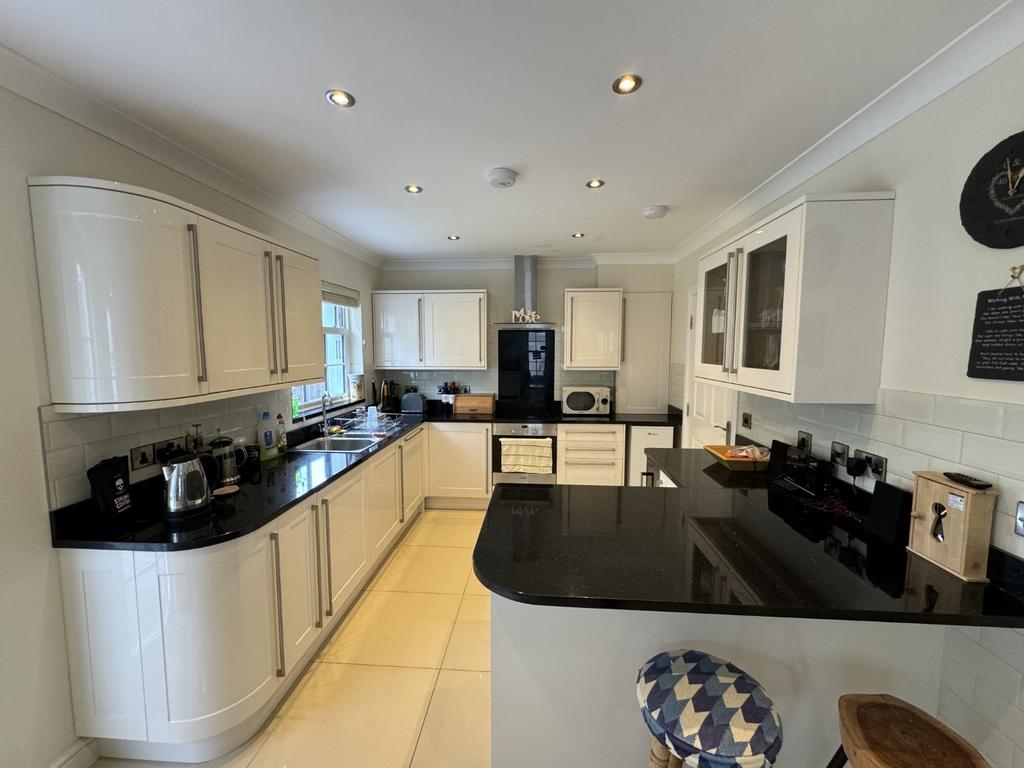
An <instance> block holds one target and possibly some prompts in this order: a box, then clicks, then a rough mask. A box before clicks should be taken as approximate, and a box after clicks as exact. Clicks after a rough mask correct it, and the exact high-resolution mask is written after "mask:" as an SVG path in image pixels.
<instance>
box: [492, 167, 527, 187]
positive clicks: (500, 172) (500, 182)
mask: <svg viewBox="0 0 1024 768" xmlns="http://www.w3.org/2000/svg"><path fill="white" fill-rule="evenodd" d="M518 176H519V172H518V171H513V170H512V169H511V168H491V170H489V171H488V172H487V183H488V184H490V185H491V186H492V187H496V188H497V189H505V188H506V187H511V186H512V185H513V184H515V183H516V178H517V177H518Z"/></svg>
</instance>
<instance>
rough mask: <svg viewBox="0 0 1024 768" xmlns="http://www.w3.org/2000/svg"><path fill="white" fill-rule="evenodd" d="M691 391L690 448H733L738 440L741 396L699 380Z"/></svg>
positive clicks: (693, 383)
mask: <svg viewBox="0 0 1024 768" xmlns="http://www.w3.org/2000/svg"><path fill="white" fill-rule="evenodd" d="M690 391H691V392H692V395H691V398H690V405H691V408H690V434H689V441H690V447H691V448H702V447H704V446H705V445H732V444H733V441H734V440H735V437H736V405H737V401H738V397H739V395H738V393H737V392H736V391H735V390H733V389H727V388H726V387H719V386H715V385H714V384H712V383H710V382H707V381H704V380H703V379H697V378H695V379H694V380H693V382H692V384H691V390H690Z"/></svg>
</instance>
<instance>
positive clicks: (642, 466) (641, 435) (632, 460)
mask: <svg viewBox="0 0 1024 768" xmlns="http://www.w3.org/2000/svg"><path fill="white" fill-rule="evenodd" d="M674 436H675V429H674V428H673V427H641V426H630V428H629V462H628V464H627V470H626V471H627V482H626V484H627V485H643V473H644V472H646V471H647V453H646V451H647V449H648V448H671V447H672V439H673V437H674Z"/></svg>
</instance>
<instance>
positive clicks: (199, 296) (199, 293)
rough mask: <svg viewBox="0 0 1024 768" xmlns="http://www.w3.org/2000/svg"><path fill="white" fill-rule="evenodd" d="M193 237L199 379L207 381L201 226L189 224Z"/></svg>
mask: <svg viewBox="0 0 1024 768" xmlns="http://www.w3.org/2000/svg"><path fill="white" fill-rule="evenodd" d="M188 233H189V235H190V236H191V239H192V277H193V279H194V280H195V287H196V321H197V323H198V324H199V376H197V377H196V378H197V379H198V380H199V381H206V373H207V371H206V329H205V328H204V327H203V281H202V280H201V279H200V277H199V227H197V226H196V225H195V224H189V225H188Z"/></svg>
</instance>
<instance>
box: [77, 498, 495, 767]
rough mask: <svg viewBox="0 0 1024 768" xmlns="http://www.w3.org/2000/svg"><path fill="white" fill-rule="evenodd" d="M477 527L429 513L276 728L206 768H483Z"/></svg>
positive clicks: (484, 690) (472, 518) (470, 516)
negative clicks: (474, 563) (475, 556)
mask: <svg viewBox="0 0 1024 768" xmlns="http://www.w3.org/2000/svg"><path fill="white" fill-rule="evenodd" d="M482 521H483V513H482V512H464V511H453V512H447V511H440V510H427V511H425V512H424V513H423V514H422V516H421V518H420V519H419V520H418V521H417V522H416V523H415V525H414V526H413V528H412V530H410V531H409V534H408V535H407V536H406V537H405V539H404V540H403V542H402V544H401V545H400V546H399V547H398V548H397V549H396V550H395V551H394V553H392V555H391V557H390V558H389V560H388V562H387V563H385V565H384V567H383V568H382V569H381V571H380V573H379V574H378V575H377V576H376V577H375V578H374V579H373V581H372V582H371V583H370V586H369V587H368V588H367V590H366V591H365V592H364V593H363V595H362V596H361V597H360V599H359V601H358V602H357V603H356V605H355V606H354V608H353V609H352V610H351V611H350V612H349V615H348V616H346V617H345V619H344V621H343V623H342V625H341V627H339V629H338V631H337V632H336V633H335V635H334V637H333V638H332V639H331V641H330V642H329V643H328V644H327V646H326V647H325V648H324V650H323V652H322V653H321V654H320V657H319V658H318V659H317V660H316V661H315V662H314V663H313V664H312V665H311V666H310V668H309V670H308V671H307V673H306V676H305V678H304V679H303V680H302V681H300V683H299V685H298V686H297V687H296V689H295V691H294V692H293V693H292V695H291V696H290V697H289V699H288V701H287V702H285V704H284V706H282V707H281V709H280V711H279V712H278V714H277V716H276V717H275V718H274V720H273V721H272V722H271V723H269V724H268V725H267V727H266V728H264V730H263V731H262V732H261V733H260V734H258V735H257V736H256V737H255V738H253V739H252V740H251V741H250V742H249V743H247V744H245V745H244V746H242V747H241V748H240V749H238V750H237V751H235V752H234V753H232V754H231V755H229V756H227V757H225V758H223V759H221V760H218V761H215V762H212V763H205V764H203V768H286V767H287V768H348V766H352V767H353V768H355V767H356V766H358V768H488V766H490V763H491V723H490V712H491V697H490V693H491V673H490V669H491V659H490V656H491V647H490V600H489V598H488V597H487V594H488V593H487V590H486V589H484V587H483V586H482V585H481V584H480V582H479V581H477V579H476V577H475V576H474V575H473V568H472V563H471V554H472V547H473V545H474V544H475V543H476V537H477V534H478V533H479V530H480V524H481V522H482ZM149 765H150V764H148V763H139V762H134V761H122V760H100V761H99V762H98V763H96V766H97V768H148V766H149ZM154 765H159V766H161V768H167V766H168V764H167V763H160V764H154Z"/></svg>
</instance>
